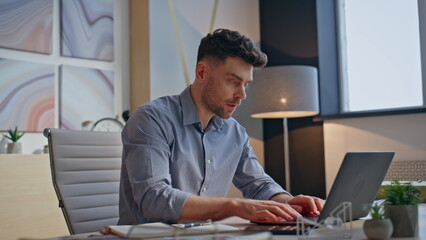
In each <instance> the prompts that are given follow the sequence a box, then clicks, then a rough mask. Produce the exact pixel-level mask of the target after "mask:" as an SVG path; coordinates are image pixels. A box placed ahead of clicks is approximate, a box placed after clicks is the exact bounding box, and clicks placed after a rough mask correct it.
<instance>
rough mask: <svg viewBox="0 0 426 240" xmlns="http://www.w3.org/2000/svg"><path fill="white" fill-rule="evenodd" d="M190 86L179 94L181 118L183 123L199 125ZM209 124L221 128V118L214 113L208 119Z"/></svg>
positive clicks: (199, 121)
mask: <svg viewBox="0 0 426 240" xmlns="http://www.w3.org/2000/svg"><path fill="white" fill-rule="evenodd" d="M190 87H191V85H190V86H188V87H186V88H185V89H184V90H183V92H182V93H181V94H180V96H179V97H180V101H181V104H182V114H183V116H182V119H183V125H190V124H195V123H199V124H200V125H201V120H200V117H199V116H198V112H197V108H196V107H195V103H194V100H193V99H192V96H191V91H190ZM210 124H212V125H213V127H215V128H216V129H217V130H222V127H223V119H222V118H220V117H218V116H216V115H214V116H213V118H212V119H211V120H210Z"/></svg>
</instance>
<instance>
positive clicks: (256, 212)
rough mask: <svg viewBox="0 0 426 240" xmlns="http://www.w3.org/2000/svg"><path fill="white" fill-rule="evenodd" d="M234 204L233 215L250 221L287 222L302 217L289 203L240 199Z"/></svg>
mask: <svg viewBox="0 0 426 240" xmlns="http://www.w3.org/2000/svg"><path fill="white" fill-rule="evenodd" d="M234 204H235V208H234V214H233V215H235V216H239V217H241V218H244V219H247V220H250V221H271V222H285V221H295V220H297V218H299V217H301V215H300V214H299V213H298V212H297V211H296V210H294V209H293V208H292V206H290V205H289V204H284V203H279V202H276V201H269V200H268V201H261V200H251V199H238V200H235V201H234Z"/></svg>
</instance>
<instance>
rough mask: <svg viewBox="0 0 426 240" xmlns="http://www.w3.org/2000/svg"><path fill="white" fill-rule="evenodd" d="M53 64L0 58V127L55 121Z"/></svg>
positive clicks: (35, 127) (39, 127) (27, 127)
mask: <svg viewBox="0 0 426 240" xmlns="http://www.w3.org/2000/svg"><path fill="white" fill-rule="evenodd" d="M54 74H55V72H54V66H53V65H48V64H41V63H32V62H24V61H17V60H10V59H5V58H0V76H1V78H0V130H7V129H9V128H15V127H18V129H20V130H22V131H29V132H36V131H43V129H45V128H48V127H54V126H55V125H54V124H55V82H54Z"/></svg>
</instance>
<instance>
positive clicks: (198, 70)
mask: <svg viewBox="0 0 426 240" xmlns="http://www.w3.org/2000/svg"><path fill="white" fill-rule="evenodd" d="M206 71H208V64H207V62H204V61H199V62H198V63H197V66H196V67H195V79H197V80H198V81H200V82H205V81H206V78H207V75H206Z"/></svg>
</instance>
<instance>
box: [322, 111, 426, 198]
mask: <svg viewBox="0 0 426 240" xmlns="http://www.w3.org/2000/svg"><path fill="white" fill-rule="evenodd" d="M425 123H426V114H424V113H421V114H404V115H392V116H377V117H363V118H348V119H334V120H326V121H325V122H324V141H325V170H326V186H327V192H329V190H330V188H331V184H332V183H333V181H334V178H335V177H336V174H337V171H338V169H339V167H340V164H341V162H342V160H343V156H344V154H345V153H346V152H349V151H395V157H394V159H393V161H394V162H395V161H410V160H423V161H426V124H425ZM425 174H426V173H425ZM423 180H426V179H423Z"/></svg>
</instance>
